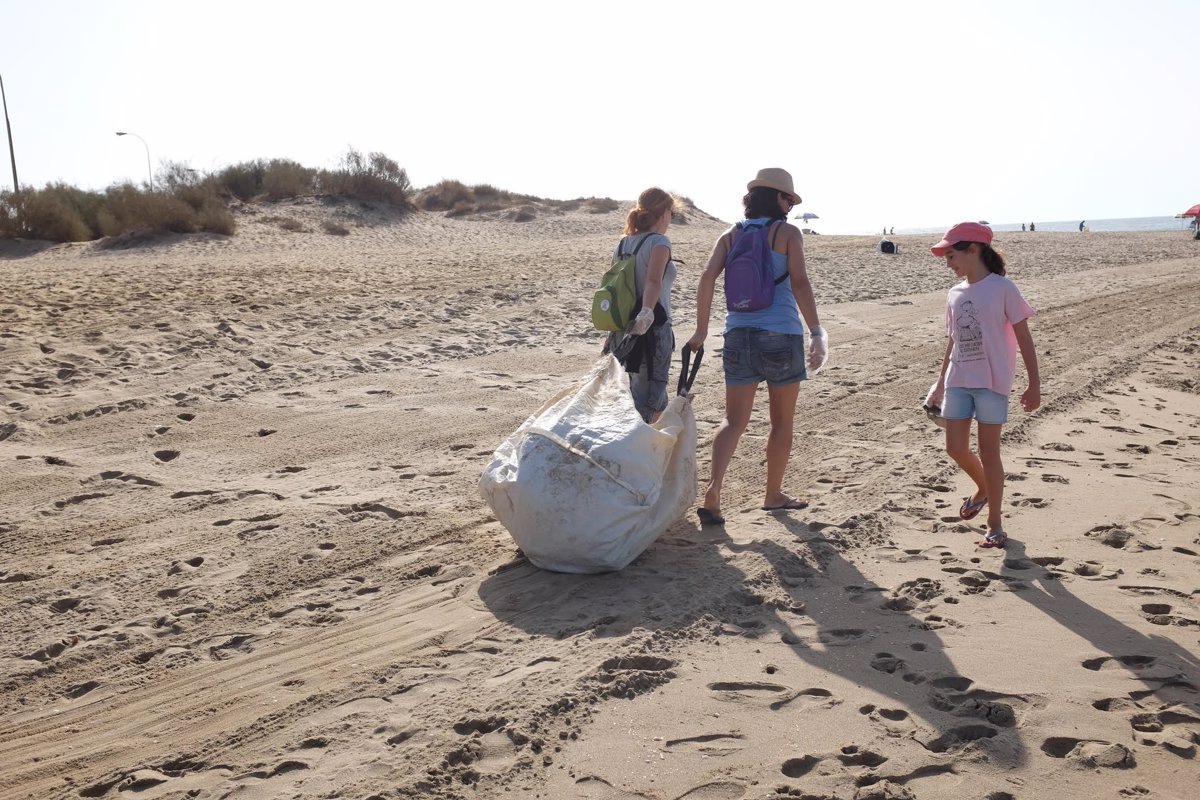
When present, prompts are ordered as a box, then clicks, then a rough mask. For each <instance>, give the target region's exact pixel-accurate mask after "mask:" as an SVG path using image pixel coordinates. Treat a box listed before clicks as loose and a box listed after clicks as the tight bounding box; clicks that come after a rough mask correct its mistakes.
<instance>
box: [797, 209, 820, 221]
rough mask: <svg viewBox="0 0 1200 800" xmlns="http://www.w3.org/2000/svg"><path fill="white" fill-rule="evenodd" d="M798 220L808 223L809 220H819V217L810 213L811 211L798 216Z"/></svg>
mask: <svg viewBox="0 0 1200 800" xmlns="http://www.w3.org/2000/svg"><path fill="white" fill-rule="evenodd" d="M800 219H802V220H804V221H805V222H808V221H809V220H810V219H820V217H818V216H817V215H816V214H814V213H812V212H811V211H805V212H804V213H803V214H801V215H800Z"/></svg>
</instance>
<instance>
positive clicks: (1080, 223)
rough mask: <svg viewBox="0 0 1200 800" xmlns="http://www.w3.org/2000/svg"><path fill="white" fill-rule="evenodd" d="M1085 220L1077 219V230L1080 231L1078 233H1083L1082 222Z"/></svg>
mask: <svg viewBox="0 0 1200 800" xmlns="http://www.w3.org/2000/svg"><path fill="white" fill-rule="evenodd" d="M1085 222H1087V220H1082V219H1081V220H1080V221H1079V232H1080V233H1083V223H1085Z"/></svg>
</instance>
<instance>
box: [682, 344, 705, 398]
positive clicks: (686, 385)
mask: <svg viewBox="0 0 1200 800" xmlns="http://www.w3.org/2000/svg"><path fill="white" fill-rule="evenodd" d="M680 355H681V356H682V359H683V368H682V369H681V370H679V391H678V392H677V394H678V395H679V396H680V397H683V396H685V395H686V394H687V393H688V392H690V391H691V390H692V384H693V383H694V382H695V381H696V372H697V371H698V370H699V369H700V361H701V360H702V359H703V358H704V348H703V347H701V348H700V349H699V350H697V351H696V363H695V364H692V368H691V370H690V371H689V370H688V362H689V361H690V360H691V358H692V348H690V347H688V346H687V345H686V344H685V345H684V346H683V350H682V351H681V353H680Z"/></svg>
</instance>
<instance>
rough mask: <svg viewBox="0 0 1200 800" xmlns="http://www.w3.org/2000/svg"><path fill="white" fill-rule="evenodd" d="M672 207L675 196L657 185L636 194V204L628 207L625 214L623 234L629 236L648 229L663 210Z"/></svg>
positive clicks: (668, 209) (670, 209) (672, 208)
mask: <svg viewBox="0 0 1200 800" xmlns="http://www.w3.org/2000/svg"><path fill="white" fill-rule="evenodd" d="M674 209H675V198H674V197H671V195H669V194H667V193H666V192H664V191H663V190H662V189H659V188H658V187H657V186H651V187H650V188H649V189H647V190H646V191H644V192H642V193H641V194H640V195H638V201H637V206H636V207H635V208H631V209H629V213H628V214H627V215H626V216H625V235H626V236H629V235H631V234H634V233H641V232H643V231H648V230H650V229H651V228H653V227H654V225H655V223H657V222H658V219H659V217H661V216H662V215H663V212H664V211H672V210H674Z"/></svg>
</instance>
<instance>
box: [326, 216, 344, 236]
mask: <svg viewBox="0 0 1200 800" xmlns="http://www.w3.org/2000/svg"><path fill="white" fill-rule="evenodd" d="M321 227H322V228H324V229H325V232H326V233H328V234H330V235H331V236H349V235H350V229H349V228H347V227H346V226H345V225H343V224H341V223H340V222H334V221H333V220H331V219H327V220H325V222H323V223H322V224H321Z"/></svg>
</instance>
